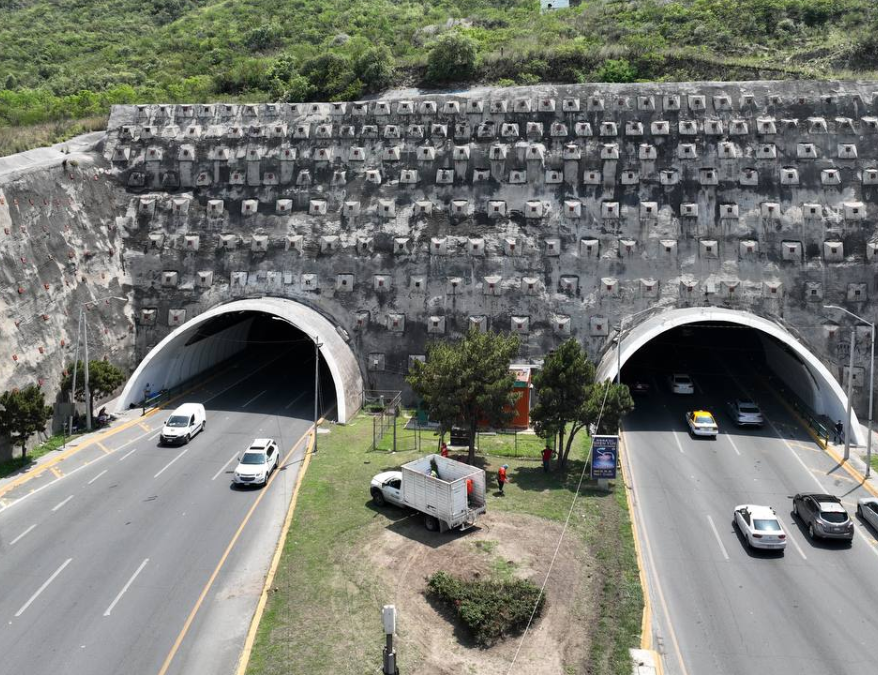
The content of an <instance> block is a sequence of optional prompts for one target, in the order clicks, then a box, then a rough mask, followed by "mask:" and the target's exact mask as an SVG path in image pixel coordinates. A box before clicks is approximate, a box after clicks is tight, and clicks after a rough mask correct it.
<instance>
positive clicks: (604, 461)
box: [591, 436, 619, 480]
mask: <svg viewBox="0 0 878 675" xmlns="http://www.w3.org/2000/svg"><path fill="white" fill-rule="evenodd" d="M618 459H619V437H618V436H595V437H594V438H593V439H592V442H591V477H592V479H604V480H607V479H609V480H613V479H615V478H616V463H617V461H618Z"/></svg>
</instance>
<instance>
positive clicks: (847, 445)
mask: <svg viewBox="0 0 878 675" xmlns="http://www.w3.org/2000/svg"><path fill="white" fill-rule="evenodd" d="M856 337H857V329H856V328H851V363H850V365H849V366H848V409H847V419H846V420H845V430H846V431H845V435H844V461H848V460H849V459H850V458H851V399H852V398H853V390H854V349H855V348H856V342H855V340H856Z"/></svg>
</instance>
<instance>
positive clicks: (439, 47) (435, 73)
mask: <svg viewBox="0 0 878 675" xmlns="http://www.w3.org/2000/svg"><path fill="white" fill-rule="evenodd" d="M476 61H477V52H476V43H475V41H474V40H473V39H472V38H470V37H468V36H466V35H462V34H461V33H457V32H453V33H446V34H445V35H442V36H441V37H440V38H439V39H438V40H436V42H435V43H434V44H433V48H432V49H431V50H430V54H429V56H428V57H427V80H428V81H429V82H432V83H434V84H442V83H445V82H452V81H453V82H464V81H466V80H469V79H471V78H472V77H473V75H475V72H476Z"/></svg>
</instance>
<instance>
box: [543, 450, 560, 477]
mask: <svg viewBox="0 0 878 675" xmlns="http://www.w3.org/2000/svg"><path fill="white" fill-rule="evenodd" d="M557 454H558V453H556V452H555V451H554V450H553V449H552V448H550V447H549V444H548V443H547V444H546V447H545V448H543V471H544V472H545V473H549V465H550V462H551V461H552V457H554V456H555V455H557Z"/></svg>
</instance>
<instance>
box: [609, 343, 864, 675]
mask: <svg viewBox="0 0 878 675" xmlns="http://www.w3.org/2000/svg"><path fill="white" fill-rule="evenodd" d="M690 357H693V358H690V360H689V362H690V364H691V363H697V364H700V366H699V367H694V368H692V369H691V371H693V372H692V375H693V377H694V379H695V382H696V394H695V396H691V397H686V396H673V395H672V394H670V393H669V391H668V387H667V385H666V384H665V383H664V381H663V379H664V374H665V371H658V370H656V371H654V373H655V375H654V377H653V387H652V392H651V393H650V394H649V396H648V397H646V398H644V399H641V400H638V405H637V409H636V411H635V412H634V413H632V415H630V416H629V417H628V418H626V422H625V432H624V438H625V447H626V448H627V462H628V465H627V466H628V467H629V469H630V471H631V474H630V475H631V479H632V487H633V492H632V496H633V498H634V502H635V510H636V517H637V519H638V527H639V529H640V535H641V543H642V546H641V548H642V553H643V557H644V559H645V563H646V567H647V577H648V583H649V586H650V598H651V600H652V607H653V635H654V641H653V642H654V647H655V648H657V649H658V650H659V651H661V652H662V653H663V654H664V659H665V672H666V673H668V674H670V675H754V674H756V673H771V675H827V674H830V673H831V674H832V675H873V674H874V673H876V672H878V643H876V640H875V636H876V625H878V623H876V620H875V613H876V609H878V584H876V583H875V580H876V578H878V548H876V541H875V535H876V533H875V532H874V531H872V530H871V529H870V528H869V526H868V525H866V524H865V523H862V522H859V520H858V519H857V518H856V517H855V516H854V513H855V508H856V500H857V498H859V497H861V496H869V495H868V493H867V492H866V491H865V490H864V489H863V488H862V487H860V485H859V483H857V482H856V481H854V480H853V479H852V478H851V477H850V476H849V475H848V474H847V473H846V472H845V471H844V469H842V468H840V467H838V466H837V465H836V462H835V461H833V460H832V459H831V458H830V457H829V456H828V455H827V454H825V453H824V452H823V451H822V450H821V449H820V448H819V447H818V446H817V445H816V443H814V442H813V440H812V439H811V438H810V437H809V436H808V434H807V433H806V432H805V431H804V429H802V428H801V427H800V426H799V424H797V422H796V420H795V419H793V418H792V417H791V415H790V414H789V413H788V412H787V409H786V408H785V407H784V406H782V405H781V404H780V402H779V401H778V400H777V399H776V397H775V396H774V395H772V394H771V393H770V392H769V391H768V390H767V389H766V388H765V384H764V383H763V381H762V380H761V379H760V378H759V377H757V376H756V373H755V370H756V368H754V367H753V365H752V364H751V363H750V362H749V361H748V360H747V359H745V358H741V359H737V360H735V359H726V358H725V357H724V356H723V355H719V358H718V355H717V354H716V353H711V352H708V351H707V350H704V351H702V352H699V353H694V354H690ZM724 364H725V365H724ZM757 368H758V364H757ZM748 394H750V395H752V396H753V397H754V398H756V400H757V401H758V402H759V403H760V405H761V406H762V408H763V411H764V413H765V414H766V416H767V418H768V420H769V424H766V426H765V427H764V428H762V429H748V430H741V429H738V428H736V427H735V426H734V425H733V424H732V422H731V420H730V419H729V417H728V415H727V414H726V413H725V402H726V401H727V400H730V399H732V398H735V397H739V396H740V397H745V396H747V395H748ZM693 407H697V408H705V409H707V410H711V411H713V412H714V414H715V415H716V416H717V420H718V422H719V426H720V430H721V433H720V435H719V437H718V439H717V440H709V439H694V438H691V437H690V436H689V434H688V428H687V426H686V424H685V421H684V414H685V411H686V410H691V409H693ZM805 491H816V492H828V493H831V494H836V495H838V496H840V497H842V498H843V502H844V504H845V506H846V507H847V510H848V512H849V513H850V514H851V516H852V517H853V518H854V520H855V523H856V535H855V539H854V542H853V545H852V546H848V545H847V544H845V543H831V542H827V543H822V542H820V543H814V542H811V541H810V540H809V539H808V536H807V532H806V530H805V529H804V528H803V527H802V526H801V525H800V524H799V523H798V522H797V521H796V519H795V518H794V517H793V515H792V499H791V497H792V495H794V494H795V493H797V492H805ZM744 503H756V504H765V505H769V506H772V507H774V508H775V510H776V511H777V514H778V516H779V517H780V519H781V522H782V523H783V525H784V528H785V529H786V531H787V534H788V538H789V543H788V545H787V548H786V552H785V554H784V555H782V556H779V555H777V554H776V553H760V552H751V551H749V550H747V547H746V546H745V544H744V541H743V539H742V538H741V537H739V536H738V534H737V533H736V530H735V529H734V528H733V526H732V511H733V508H734V506H736V505H738V504H744Z"/></svg>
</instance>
